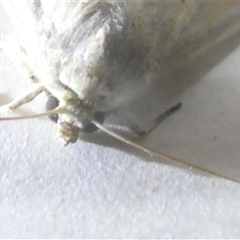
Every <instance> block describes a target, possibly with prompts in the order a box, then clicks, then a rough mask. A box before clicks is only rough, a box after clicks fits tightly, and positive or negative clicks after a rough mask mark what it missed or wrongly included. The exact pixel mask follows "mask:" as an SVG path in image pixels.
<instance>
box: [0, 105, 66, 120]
mask: <svg viewBox="0 0 240 240" xmlns="http://www.w3.org/2000/svg"><path fill="white" fill-rule="evenodd" d="M64 112H66V111H65V110H64V109H63V108H62V107H58V108H55V109H53V110H51V111H47V112H44V113H39V114H34V115H29V116H16V117H0V121H12V120H24V119H30V118H38V117H44V116H49V115H54V114H59V113H64Z"/></svg>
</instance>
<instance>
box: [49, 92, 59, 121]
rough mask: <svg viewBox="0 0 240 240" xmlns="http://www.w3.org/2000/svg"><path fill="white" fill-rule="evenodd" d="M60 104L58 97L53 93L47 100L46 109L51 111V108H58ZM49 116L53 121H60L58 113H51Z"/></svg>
mask: <svg viewBox="0 0 240 240" xmlns="http://www.w3.org/2000/svg"><path fill="white" fill-rule="evenodd" d="M58 105H59V101H58V99H57V98H55V97H54V96H52V95H51V96H49V97H48V100H47V102H46V111H51V110H53V109H55V108H57V107H58ZM48 117H49V118H50V119H51V120H52V121H53V122H55V123H57V121H58V115H57V114H54V115H49V116H48Z"/></svg>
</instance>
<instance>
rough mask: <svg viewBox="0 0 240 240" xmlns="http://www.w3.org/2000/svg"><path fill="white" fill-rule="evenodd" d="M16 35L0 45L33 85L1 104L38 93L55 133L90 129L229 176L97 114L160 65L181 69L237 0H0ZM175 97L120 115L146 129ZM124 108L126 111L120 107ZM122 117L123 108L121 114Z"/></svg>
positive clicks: (234, 19) (224, 28)
mask: <svg viewBox="0 0 240 240" xmlns="http://www.w3.org/2000/svg"><path fill="white" fill-rule="evenodd" d="M3 3H4V6H5V8H6V11H7V13H8V15H9V16H10V18H11V20H12V22H13V23H14V25H15V26H16V29H17V30H18V32H19V38H18V39H13V38H11V37H6V38H4V39H2V40H1V43H0V46H1V48H2V49H3V50H4V51H5V52H6V53H7V54H8V56H9V57H10V59H11V60H12V61H13V62H14V63H15V64H16V66H18V67H20V68H21V69H22V70H23V71H24V73H25V74H26V77H27V78H29V79H31V81H32V82H33V85H35V89H34V90H32V91H30V92H28V93H26V95H24V96H22V97H20V98H17V99H15V100H14V101H13V102H11V103H9V104H7V105H4V106H1V107H0V110H1V111H3V112H6V111H11V110H14V109H17V108H19V107H20V106H22V105H23V104H25V103H27V102H30V101H32V100H33V99H34V98H35V97H36V96H38V95H39V94H41V93H42V92H46V93H47V96H48V100H47V104H46V112H45V113H41V114H36V115H34V116H24V117H2V118H1V120H14V119H26V118H33V117H40V116H46V115H47V116H49V117H50V118H51V119H52V120H53V121H55V122H56V123H57V128H58V129H57V132H58V136H59V137H60V138H61V139H63V141H64V142H65V144H66V145H67V144H69V143H74V142H76V141H77V140H78V138H79V136H81V133H90V132H94V131H96V130H98V129H100V130H102V131H104V132H106V133H107V134H109V135H111V136H113V137H115V138H117V139H119V140H121V141H123V142H126V143H127V144H130V145H132V146H134V147H136V148H139V149H141V150H143V151H145V152H147V153H149V154H150V155H156V156H158V157H160V158H164V159H166V160H168V161H172V162H174V163H177V164H179V163H180V164H183V165H185V166H187V167H190V168H195V169H197V170H199V171H202V172H205V173H209V174H212V175H215V176H218V177H222V178H225V179H228V180H232V181H236V180H234V179H231V178H229V177H225V176H223V175H221V174H217V173H214V172H212V171H209V170H206V169H202V168H200V167H197V166H192V165H190V164H187V163H185V162H183V161H181V160H178V159H174V158H172V157H169V156H167V155H164V154H161V153H158V152H156V151H154V150H151V149H149V148H147V147H143V146H141V145H140V144H138V143H136V142H134V141H131V140H128V139H126V138H124V137H122V136H119V135H118V134H116V133H114V132H112V131H111V130H109V129H108V128H106V127H104V126H103V122H104V119H105V118H106V117H108V115H109V114H112V113H113V114H114V112H115V111H116V110H117V109H121V108H122V107H123V106H126V105H127V104H128V102H129V101H130V100H131V99H133V98H135V97H136V96H137V97H140V96H141V93H142V92H144V89H145V88H147V87H148V85H150V84H152V81H153V80H155V79H157V80H158V81H161V77H159V76H160V72H161V70H162V69H163V66H164V65H170V64H171V62H173V61H172V60H174V63H175V66H174V67H176V68H183V67H184V66H185V65H186V64H188V63H189V62H191V61H193V60H194V59H196V58H197V56H199V55H201V54H202V53H203V52H206V51H208V50H209V49H210V48H211V47H212V45H216V44H219V43H221V42H224V41H225V40H226V39H228V38H230V37H231V36H233V35H235V34H236V33H238V32H239V31H240V27H239V26H240V2H238V1H231V2H223V1H215V2H207V1H206V2H195V1H191V2H188V1H175V2H169V1H142V2H140V1H89V0H88V1H56V0H51V1H41V0H33V1H3ZM180 107H181V104H180V103H178V104H176V105H174V106H173V107H171V108H170V109H168V110H166V111H165V112H164V113H162V114H160V115H159V117H157V118H156V119H154V120H153V121H152V122H151V124H149V125H148V126H146V127H142V126H140V125H138V121H137V119H134V118H133V117H132V116H131V117H129V118H127V119H128V121H127V122H126V123H127V126H129V128H130V129H132V130H133V131H134V132H135V133H136V134H138V135H143V134H146V133H147V132H149V131H151V130H152V129H153V128H154V127H155V126H157V125H158V124H159V123H160V122H161V121H163V120H164V119H165V118H166V117H168V116H169V115H171V114H172V113H174V112H175V111H176V110H178V109H180ZM126 114H127V113H126ZM129 116H130V113H129Z"/></svg>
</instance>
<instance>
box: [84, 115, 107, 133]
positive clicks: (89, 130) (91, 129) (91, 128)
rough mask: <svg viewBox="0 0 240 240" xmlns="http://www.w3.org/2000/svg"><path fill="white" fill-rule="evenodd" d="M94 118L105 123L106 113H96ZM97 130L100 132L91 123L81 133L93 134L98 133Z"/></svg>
mask: <svg viewBox="0 0 240 240" xmlns="http://www.w3.org/2000/svg"><path fill="white" fill-rule="evenodd" d="M93 117H94V119H95V120H96V121H97V122H99V123H103V122H104V113H103V112H97V113H94V115H93ZM97 130H98V128H97V127H96V126H95V125H94V124H92V123H89V124H87V125H86V126H85V127H84V128H83V129H82V130H81V131H82V132H84V133H92V132H96V131H97Z"/></svg>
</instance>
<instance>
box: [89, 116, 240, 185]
mask: <svg viewBox="0 0 240 240" xmlns="http://www.w3.org/2000/svg"><path fill="white" fill-rule="evenodd" d="M92 123H93V124H94V125H95V126H96V127H97V128H99V129H100V130H102V131H103V132H105V133H107V134H108V135H110V136H112V137H114V138H116V139H118V140H120V141H121V142H124V143H126V144H128V145H131V146H133V147H135V148H137V149H140V150H142V151H144V152H146V153H148V154H150V155H151V156H156V157H159V158H162V159H165V160H166V161H168V162H172V163H174V164H181V165H183V166H185V167H187V168H189V169H195V170H197V171H199V172H202V173H205V174H206V173H207V174H210V175H213V176H216V177H219V178H223V179H226V180H229V181H232V182H235V183H240V181H238V180H236V179H234V178H231V177H227V176H224V175H222V174H219V173H216V172H213V171H211V170H207V169H204V168H201V167H198V166H195V165H191V164H189V163H186V162H184V161H182V160H179V159H176V158H174V157H171V156H168V155H166V154H164V153H159V152H156V151H155V150H152V149H150V148H148V147H143V146H141V145H139V144H138V143H136V142H134V141H131V140H129V139H127V138H125V137H122V136H120V135H118V134H116V133H115V132H112V131H111V130H109V129H107V128H106V127H104V126H103V125H102V124H100V123H99V122H97V121H96V120H92Z"/></svg>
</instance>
